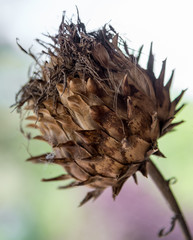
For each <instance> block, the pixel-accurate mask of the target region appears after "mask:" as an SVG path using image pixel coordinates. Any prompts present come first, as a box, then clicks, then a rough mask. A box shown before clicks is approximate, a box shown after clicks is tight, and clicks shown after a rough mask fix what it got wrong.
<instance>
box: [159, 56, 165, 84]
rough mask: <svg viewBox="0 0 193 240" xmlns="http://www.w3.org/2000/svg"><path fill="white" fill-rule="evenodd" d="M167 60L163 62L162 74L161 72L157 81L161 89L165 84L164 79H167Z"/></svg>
mask: <svg viewBox="0 0 193 240" xmlns="http://www.w3.org/2000/svg"><path fill="white" fill-rule="evenodd" d="M166 60H167V59H165V60H164V61H163V62H162V68H161V72H160V75H159V77H158V79H157V81H158V84H159V86H160V87H163V83H164V77H165V71H166Z"/></svg>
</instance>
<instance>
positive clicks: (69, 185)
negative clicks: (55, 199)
mask: <svg viewBox="0 0 193 240" xmlns="http://www.w3.org/2000/svg"><path fill="white" fill-rule="evenodd" d="M79 183H80V182H76V181H73V182H71V183H69V184H67V185H65V186H60V187H58V189H68V188H72V187H77V186H79Z"/></svg>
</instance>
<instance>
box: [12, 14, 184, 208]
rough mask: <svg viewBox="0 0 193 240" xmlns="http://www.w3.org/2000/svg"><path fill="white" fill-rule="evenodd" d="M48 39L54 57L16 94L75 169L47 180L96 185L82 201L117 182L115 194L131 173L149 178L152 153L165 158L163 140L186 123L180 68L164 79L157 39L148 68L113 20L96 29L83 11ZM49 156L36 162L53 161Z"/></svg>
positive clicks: (57, 159) (57, 155) (63, 161)
mask: <svg viewBox="0 0 193 240" xmlns="http://www.w3.org/2000/svg"><path fill="white" fill-rule="evenodd" d="M48 37H49V38H51V40H52V41H53V44H50V43H45V42H42V41H40V40H38V42H39V43H40V44H41V45H43V46H44V48H45V50H44V54H46V55H47V56H48V58H49V60H48V61H45V62H43V63H40V62H39V63H38V64H39V71H38V72H35V73H33V75H32V76H31V77H30V79H29V81H28V82H27V83H26V85H24V86H23V88H22V89H21V90H20V92H19V93H18V95H17V98H16V99H17V102H16V106H17V108H18V109H19V110H21V109H24V107H23V106H25V109H27V111H29V110H33V111H34V115H33V116H31V117H28V120H30V121H32V122H33V124H30V125H29V126H30V127H34V128H38V129H39V130H40V133H41V135H40V136H37V137H35V139H38V140H43V141H46V142H48V144H50V145H51V146H52V149H53V152H54V154H52V155H51V156H52V159H51V161H52V163H55V164H59V165H61V166H62V167H64V169H65V171H66V172H67V174H65V175H64V174H63V175H61V176H59V177H56V178H52V179H46V180H45V179H44V181H52V180H66V179H70V178H71V179H74V181H73V182H72V183H70V184H69V185H66V186H64V187H62V188H69V187H74V186H82V185H87V186H89V187H91V188H94V190H93V191H92V192H89V193H88V194H87V196H86V197H85V199H84V200H83V201H82V202H81V204H80V205H82V204H84V203H86V202H87V201H88V200H90V199H91V198H93V199H96V198H97V197H98V196H99V195H100V194H101V193H102V192H103V190H104V189H105V188H106V187H109V186H110V187H112V191H113V197H114V198H115V197H116V196H117V195H118V194H119V192H120V190H121V188H122V186H123V184H124V183H125V181H126V180H127V179H128V178H129V177H130V176H133V177H134V179H135V180H136V175H135V173H136V172H137V171H140V172H141V173H142V174H143V175H144V176H147V174H148V168H147V164H148V161H150V160H149V156H150V155H151V154H156V155H159V156H162V157H164V155H163V154H162V153H161V151H160V150H159V149H158V146H157V139H158V138H159V137H161V136H163V135H164V134H165V133H167V132H169V131H171V130H172V128H173V127H175V126H176V125H178V124H180V123H181V122H178V123H172V121H173V119H174V117H175V114H176V113H177V112H178V109H177V110H176V105H177V104H178V102H179V101H180V99H181V97H182V96H183V94H184V91H182V92H181V94H180V95H179V96H178V97H177V98H176V99H175V100H174V101H171V100H170V94H169V90H170V86H171V82H172V79H173V75H174V72H172V75H171V78H170V79H169V81H168V83H167V84H166V85H164V75H165V66H166V60H165V61H163V65H162V69H161V72H160V75H159V77H158V78H156V77H155V75H154V72H153V65H154V56H153V54H152V44H151V48H150V53H149V60H148V63H147V69H143V68H142V67H141V66H140V65H139V63H138V61H139V58H140V54H141V51H142V48H141V49H140V50H139V54H138V55H137V56H134V55H131V54H129V52H128V48H127V44H126V42H125V41H123V40H122V38H120V37H119V36H118V34H117V33H116V32H115V30H114V29H113V28H112V27H111V26H109V28H108V26H106V25H105V26H104V27H103V28H102V29H100V30H98V31H94V32H90V33H88V32H87V31H86V28H85V26H84V24H83V23H82V22H81V21H80V19H79V17H78V22H77V23H73V22H66V21H64V18H63V20H62V22H61V25H60V27H59V31H58V34H57V35H56V36H48ZM19 46H20V45H19ZM122 46H123V47H122ZM20 47H21V46H20ZM21 48H22V47H21ZM29 54H30V55H32V54H31V53H29ZM182 107H183V106H182ZM180 109H181V108H180ZM48 156H50V155H47V154H44V155H41V156H36V157H31V158H30V159H28V160H29V161H33V162H36V163H39V162H48V161H50V157H48Z"/></svg>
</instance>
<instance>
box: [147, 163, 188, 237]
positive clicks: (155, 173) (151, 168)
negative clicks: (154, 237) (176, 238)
mask: <svg viewBox="0 0 193 240" xmlns="http://www.w3.org/2000/svg"><path fill="white" fill-rule="evenodd" d="M147 168H148V173H149V175H150V177H151V178H152V179H153V181H154V182H155V184H156V186H157V187H158V188H159V190H160V191H161V193H162V195H163V196H164V197H165V199H166V201H167V202H168V203H169V205H170V208H171V210H172V211H173V212H174V213H175V217H174V218H173V220H172V223H171V224H172V226H171V230H172V229H173V227H174V224H175V220H178V221H179V224H180V226H181V229H182V231H183V233H184V237H185V239H186V240H192V236H191V234H190V230H189V228H188V225H187V223H186V220H185V218H184V216H183V214H182V212H181V210H180V207H179V205H178V203H177V201H176V199H175V197H174V195H173V193H172V191H171V189H170V187H169V184H168V181H166V180H165V179H164V177H163V176H162V174H161V173H160V171H159V170H158V168H157V167H156V166H155V164H154V163H153V162H152V161H151V160H150V159H149V161H148V164H147ZM169 232H171V231H169ZM164 235H165V234H164ZM166 235H167V234H166ZM160 236H163V229H162V230H161V231H160Z"/></svg>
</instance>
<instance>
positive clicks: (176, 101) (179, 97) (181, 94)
mask: <svg viewBox="0 0 193 240" xmlns="http://www.w3.org/2000/svg"><path fill="white" fill-rule="evenodd" d="M186 91H187V89H185V90H182V91H181V93H180V95H179V96H178V97H177V98H175V99H174V101H172V103H173V102H175V105H177V104H178V103H179V101H180V99H181V98H182V97H183V95H184V93H185V92H186Z"/></svg>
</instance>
